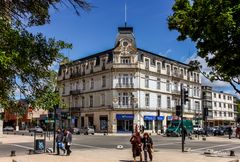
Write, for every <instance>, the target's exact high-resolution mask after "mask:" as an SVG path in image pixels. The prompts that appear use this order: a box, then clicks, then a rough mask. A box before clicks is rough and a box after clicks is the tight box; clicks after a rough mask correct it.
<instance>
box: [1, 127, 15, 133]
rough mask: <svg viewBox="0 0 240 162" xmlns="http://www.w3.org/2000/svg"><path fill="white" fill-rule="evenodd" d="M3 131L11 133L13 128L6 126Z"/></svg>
mask: <svg viewBox="0 0 240 162" xmlns="http://www.w3.org/2000/svg"><path fill="white" fill-rule="evenodd" d="M3 131H11V132H13V131H14V128H13V127H11V126H6V127H5V128H3Z"/></svg>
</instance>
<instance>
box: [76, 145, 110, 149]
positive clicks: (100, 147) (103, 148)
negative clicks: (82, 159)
mask: <svg viewBox="0 0 240 162" xmlns="http://www.w3.org/2000/svg"><path fill="white" fill-rule="evenodd" d="M72 145H73V146H83V147H89V148H101V149H110V148H104V147H97V146H90V145H84V144H72Z"/></svg>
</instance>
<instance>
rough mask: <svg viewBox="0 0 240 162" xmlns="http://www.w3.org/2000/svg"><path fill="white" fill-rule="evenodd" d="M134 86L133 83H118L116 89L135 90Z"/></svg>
mask: <svg viewBox="0 0 240 162" xmlns="http://www.w3.org/2000/svg"><path fill="white" fill-rule="evenodd" d="M133 87H134V84H133V83H124V84H123V83H117V84H116V88H133Z"/></svg>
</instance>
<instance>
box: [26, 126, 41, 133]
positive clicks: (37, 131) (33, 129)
mask: <svg viewBox="0 0 240 162" xmlns="http://www.w3.org/2000/svg"><path fill="white" fill-rule="evenodd" d="M28 131H29V133H31V132H36V133H43V129H42V128H41V127H39V126H36V127H33V128H30V129H29V130H28Z"/></svg>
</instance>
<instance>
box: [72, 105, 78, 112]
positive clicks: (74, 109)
mask: <svg viewBox="0 0 240 162" xmlns="http://www.w3.org/2000/svg"><path fill="white" fill-rule="evenodd" d="M80 108H81V107H79V106H78V107H76V106H74V107H70V110H71V112H78V111H80Z"/></svg>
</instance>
